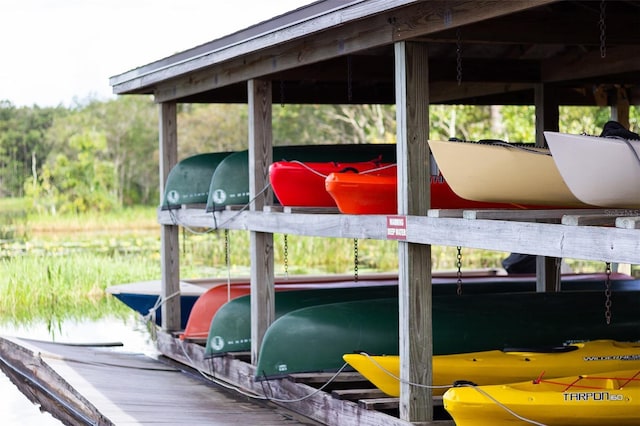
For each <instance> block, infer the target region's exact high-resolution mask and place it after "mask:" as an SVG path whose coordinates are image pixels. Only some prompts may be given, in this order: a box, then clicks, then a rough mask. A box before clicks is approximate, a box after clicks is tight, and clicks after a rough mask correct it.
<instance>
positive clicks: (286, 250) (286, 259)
mask: <svg viewBox="0 0 640 426" xmlns="http://www.w3.org/2000/svg"><path fill="white" fill-rule="evenodd" d="M284 276H285V277H286V278H289V240H288V238H287V234H284Z"/></svg>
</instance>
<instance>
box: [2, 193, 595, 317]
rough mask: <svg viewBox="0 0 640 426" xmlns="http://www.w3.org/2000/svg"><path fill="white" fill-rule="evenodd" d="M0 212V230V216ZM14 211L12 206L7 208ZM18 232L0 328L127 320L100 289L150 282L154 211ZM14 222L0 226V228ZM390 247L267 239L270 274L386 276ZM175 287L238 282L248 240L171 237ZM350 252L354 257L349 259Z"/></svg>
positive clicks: (43, 223) (449, 252) (394, 256)
mask: <svg viewBox="0 0 640 426" xmlns="http://www.w3.org/2000/svg"><path fill="white" fill-rule="evenodd" d="M3 207H6V204H4V203H0V221H1V220H2V219H3V218H4V219H5V220H6V219H7V218H8V217H11V218H15V217H16V216H15V215H9V214H7V211H8V210H7V209H6V208H3ZM12 209H13V210H12V211H14V212H15V211H16V210H15V209H18V211H19V207H15V206H13V207H12ZM18 217H20V219H19V221H18V223H19V224H22V225H23V226H25V227H26V228H28V229H29V230H30V231H29V233H27V234H28V235H26V234H25V235H23V236H21V237H20V238H6V237H4V238H2V241H0V323H7V322H12V323H20V324H29V323H32V322H44V323H46V324H47V325H48V327H50V328H55V327H57V326H59V324H60V323H61V322H62V321H64V320H67V319H76V320H77V319H97V318H101V317H104V316H106V315H127V314H128V313H129V312H130V311H129V309H128V308H126V307H125V306H124V305H123V304H121V303H120V302H119V301H117V300H116V299H115V298H113V297H111V296H109V295H108V294H107V293H106V292H105V289H106V288H107V287H108V286H111V285H117V284H122V283H127V282H134V281H144V280H152V279H158V278H159V277H160V274H161V270H160V232H159V225H158V224H157V222H156V216H155V208H146V209H131V210H127V211H124V212H123V213H122V214H121V215H118V214H113V215H104V216H86V217H84V216H83V217H64V218H58V219H55V220H54V219H53V218H51V217H38V218H31V217H30V218H28V220H27V219H25V217H24V216H18ZM15 224H16V220H15V219H12V222H10V223H9V224H8V225H7V222H6V221H5V222H0V229H5V228H2V227H3V226H6V227H7V228H8V227H10V226H14V225H15ZM397 244H398V243H397V242H395V241H377V240H364V239H363V240H353V239H344V238H342V239H341V238H318V237H304V236H297V235H287V236H285V235H280V234H276V235H274V262H275V272H276V275H284V274H287V273H288V274H292V275H293V274H321V273H347V274H348V273H354V274H355V273H356V271H357V272H358V273H364V272H368V271H372V272H373V271H375V272H383V271H396V270H397V265H398V247H397ZM180 245H181V248H180V250H181V252H180V274H181V276H182V277H184V278H201V277H224V276H227V275H232V276H248V275H249V233H248V232H245V231H228V232H225V231H217V232H208V233H198V234H195V233H191V232H188V231H187V230H183V231H182V232H181V234H180ZM356 249H357V251H356ZM507 255H508V253H502V252H493V251H488V250H479V249H470V248H461V249H460V258H458V250H457V248H456V247H440V246H433V247H432V259H431V260H432V267H433V269H434V270H449V271H452V270H453V271H455V270H457V268H458V260H459V261H460V268H461V270H462V272H463V274H464V271H465V270H472V269H478V268H500V267H501V264H500V261H501V260H502V259H503V258H504V257H506V256H507ZM567 263H569V265H571V266H572V267H574V270H575V271H576V272H594V271H604V267H605V266H604V262H587V261H579V260H568V261H567Z"/></svg>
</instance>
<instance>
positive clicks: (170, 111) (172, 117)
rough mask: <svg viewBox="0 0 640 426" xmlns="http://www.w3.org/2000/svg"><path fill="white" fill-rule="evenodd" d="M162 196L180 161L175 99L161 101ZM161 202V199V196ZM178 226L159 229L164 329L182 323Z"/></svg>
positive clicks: (160, 150)
mask: <svg viewBox="0 0 640 426" xmlns="http://www.w3.org/2000/svg"><path fill="white" fill-rule="evenodd" d="M159 119H160V140H159V153H160V156H159V157H160V182H161V185H160V197H162V196H163V194H164V186H165V185H166V182H167V177H168V176H169V172H170V171H171V169H172V168H173V167H174V166H175V165H176V163H177V161H178V123H177V120H178V116H177V106H176V103H175V102H167V103H162V104H160V118H159ZM160 203H162V199H160ZM178 238H179V234H178V227H177V226H172V225H164V226H162V228H161V230H160V244H161V247H160V268H161V271H162V274H161V275H162V278H161V280H162V286H161V291H160V297H161V298H162V300H163V301H164V303H163V304H162V306H161V308H160V309H161V312H162V327H163V328H164V329H165V330H170V331H174V330H179V329H180V328H181V324H180V243H179V241H178Z"/></svg>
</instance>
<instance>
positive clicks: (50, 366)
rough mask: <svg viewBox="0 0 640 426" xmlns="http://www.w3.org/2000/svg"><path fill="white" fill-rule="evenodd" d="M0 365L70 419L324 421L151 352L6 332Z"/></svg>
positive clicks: (290, 424) (34, 397)
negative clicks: (245, 392) (238, 390)
mask: <svg viewBox="0 0 640 426" xmlns="http://www.w3.org/2000/svg"><path fill="white" fill-rule="evenodd" d="M0 369H2V370H3V371H4V372H5V373H6V374H7V376H9V378H10V379H11V381H12V382H13V383H14V384H16V386H17V387H18V388H19V389H20V390H21V391H22V393H24V394H25V395H26V396H27V397H28V398H29V399H30V400H31V401H32V402H34V403H37V404H40V405H41V406H42V409H43V410H45V411H48V412H50V413H51V414H52V415H53V416H54V417H56V418H58V419H60V420H61V421H62V422H63V423H65V424H71V425H80V424H91V425H156V424H162V425H185V424H189V425H197V424H202V425H205V424H206V425H234V426H237V425H243V424H244V425H258V424H259V425H261V426H263V425H264V426H268V425H273V426H275V425H278V426H280V425H284V426H298V425H317V424H318V423H316V422H315V421H313V420H311V419H307V418H305V417H303V416H300V415H299V414H296V413H294V412H291V411H288V410H286V409H283V408H282V407H279V406H276V405H274V404H270V403H267V402H262V401H255V400H253V399H250V398H247V397H243V396H242V395H240V394H238V393H236V392H230V391H228V390H226V389H224V388H222V387H220V386H217V385H215V384H212V383H211V382H208V381H205V380H204V379H202V378H201V377H199V376H197V375H195V374H193V373H190V372H188V371H185V370H183V369H179V368H176V367H175V366H173V365H169V364H168V363H164V362H162V361H160V360H158V359H155V358H152V357H150V356H148V355H144V354H136V353H129V352H122V350H121V349H120V350H118V348H114V347H95V346H91V347H89V346H78V345H67V344H58V343H51V342H41V341H34V340H28V339H22V338H7V337H0Z"/></svg>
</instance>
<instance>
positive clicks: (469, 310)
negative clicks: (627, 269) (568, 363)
mask: <svg viewBox="0 0 640 426" xmlns="http://www.w3.org/2000/svg"><path fill="white" fill-rule="evenodd" d="M639 312H640V292H638V291H628V292H619V293H615V292H614V293H613V296H612V306H611V323H610V324H607V323H606V321H605V294H604V292H603V291H597V292H596V291H578V292H561V293H530V292H522V293H503V294H469V295H461V296H435V297H434V301H433V352H434V355H440V354H453V353H464V352H474V351H484V350H492V349H504V348H507V347H511V348H514V347H520V348H522V347H540V346H556V345H561V344H563V343H565V342H569V341H579V340H594V339H614V340H621V341H635V340H639V339H640V315H639ZM354 351H355V352H360V351H365V352H367V353H371V354H395V355H397V354H398V299H397V298H385V299H373V300H366V301H351V302H341V303H334V304H325V305H319V306H311V307H308V308H302V309H298V310H296V311H292V312H290V313H288V314H286V315H283V316H282V317H280V318H279V319H277V320H276V321H274V323H273V324H272V325H271V326H270V327H269V328H268V329H267V332H266V334H265V336H264V340H263V343H262V347H261V349H260V354H259V360H258V365H257V368H256V377H257V378H265V377H278V376H283V375H286V374H291V373H298V372H312V371H336V370H338V369H339V368H340V367H342V365H343V364H344V361H343V360H342V355H343V354H345V353H352V352H354Z"/></svg>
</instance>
